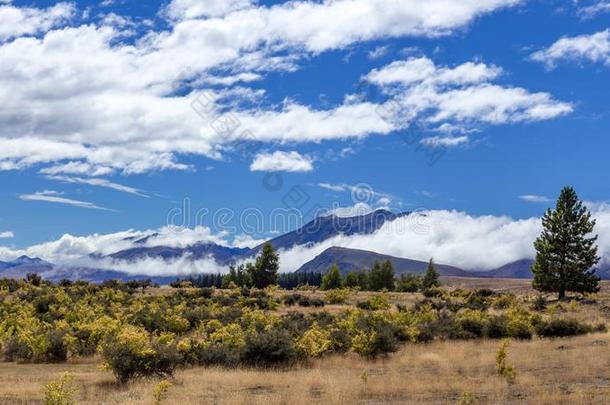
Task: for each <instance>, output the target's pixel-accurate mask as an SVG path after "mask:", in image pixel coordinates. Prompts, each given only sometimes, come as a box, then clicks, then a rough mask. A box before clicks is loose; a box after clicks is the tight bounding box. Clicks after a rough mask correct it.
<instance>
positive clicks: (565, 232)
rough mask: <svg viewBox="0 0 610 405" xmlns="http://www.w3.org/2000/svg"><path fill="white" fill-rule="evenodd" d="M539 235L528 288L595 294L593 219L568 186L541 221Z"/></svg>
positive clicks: (564, 293)
mask: <svg viewBox="0 0 610 405" xmlns="http://www.w3.org/2000/svg"><path fill="white" fill-rule="evenodd" d="M542 227H543V231H542V234H541V235H540V236H539V237H538V239H536V242H534V247H535V248H536V252H537V254H536V261H535V263H534V265H533V267H532V272H533V273H534V281H533V282H532V286H533V287H534V288H535V289H536V290H538V291H543V292H556V293H558V294H559V298H560V299H562V298H564V297H565V295H566V292H567V291H573V292H578V293H587V292H597V291H599V277H597V276H596V275H595V270H594V269H593V267H594V266H595V265H596V264H597V263H598V262H599V260H600V258H599V257H598V256H597V245H596V244H595V242H596V241H597V236H591V235H592V232H593V228H594V227H595V220H592V219H591V213H590V212H589V211H588V210H587V208H586V207H585V206H584V205H583V203H582V201H580V200H579V199H578V196H577V195H576V191H574V189H573V188H572V187H565V188H564V189H563V190H562V191H561V194H560V195H559V199H558V200H557V205H556V207H555V209H554V210H551V209H549V210H548V211H547V212H546V214H544V217H543V218H542Z"/></svg>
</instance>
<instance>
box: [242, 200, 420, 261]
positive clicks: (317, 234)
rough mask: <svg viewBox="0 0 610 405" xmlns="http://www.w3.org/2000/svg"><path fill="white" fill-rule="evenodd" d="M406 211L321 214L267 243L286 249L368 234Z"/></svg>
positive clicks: (258, 248) (257, 248)
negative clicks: (344, 214) (340, 236)
mask: <svg viewBox="0 0 610 405" xmlns="http://www.w3.org/2000/svg"><path fill="white" fill-rule="evenodd" d="M409 214H410V213H408V212H403V213H399V214H395V213H393V212H391V211H388V210H383V209H380V210H376V211H373V212H371V213H369V214H365V215H359V216H354V217H339V216H336V215H327V216H321V217H318V218H316V219H314V220H313V221H311V222H309V223H307V224H306V225H304V226H302V227H301V228H299V229H297V230H295V231H292V232H288V233H285V234H283V235H281V236H278V237H277V238H274V239H271V240H270V241H269V243H271V244H272V245H273V247H274V248H275V249H276V250H282V249H283V250H287V249H290V248H293V247H295V246H298V245H309V246H311V245H315V244H317V243H320V242H323V241H325V240H327V239H330V238H332V237H334V236H338V235H341V234H343V235H348V236H349V235H368V234H372V233H374V232H375V231H377V230H378V229H379V228H381V227H382V226H383V224H385V223H386V222H391V221H394V220H395V219H397V218H400V217H403V216H406V215H409ZM263 245H264V243H263V244H260V245H258V246H256V247H255V248H254V249H252V251H251V252H250V253H249V255H250V254H252V255H254V254H257V253H258V252H259V251H260V250H261V249H262V247H263Z"/></svg>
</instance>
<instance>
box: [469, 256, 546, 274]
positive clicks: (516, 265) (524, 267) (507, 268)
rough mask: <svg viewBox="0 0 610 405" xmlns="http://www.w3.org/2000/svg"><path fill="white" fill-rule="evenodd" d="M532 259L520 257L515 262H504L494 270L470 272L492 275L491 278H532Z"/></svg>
mask: <svg viewBox="0 0 610 405" xmlns="http://www.w3.org/2000/svg"><path fill="white" fill-rule="evenodd" d="M533 264H534V261H533V260H532V259H522V260H517V261H516V262H512V263H508V264H505V265H504V266H501V267H498V268H497V269H494V270H489V271H481V272H472V274H474V275H475V277H492V278H533V277H534V275H533V274H532V265H533Z"/></svg>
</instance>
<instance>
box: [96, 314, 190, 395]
mask: <svg viewBox="0 0 610 405" xmlns="http://www.w3.org/2000/svg"><path fill="white" fill-rule="evenodd" d="M102 356H103V358H104V361H105V362H106V365H107V367H108V368H110V369H111V370H112V372H113V373H114V375H115V376H116V378H117V381H118V382H119V383H120V384H124V383H126V382H128V381H129V380H131V379H133V378H137V377H147V376H159V377H168V376H172V375H173V373H174V370H175V369H176V367H177V366H178V365H179V364H180V363H181V361H182V358H181V356H180V355H179V353H178V351H177V349H176V348H175V347H174V346H173V345H170V344H165V343H162V342H160V341H159V340H151V338H150V337H149V336H148V334H147V333H146V331H145V330H143V329H140V328H136V327H133V326H126V327H124V328H123V329H121V330H120V331H119V333H118V334H117V335H109V336H108V337H107V338H106V340H105V342H104V343H103V348H102Z"/></svg>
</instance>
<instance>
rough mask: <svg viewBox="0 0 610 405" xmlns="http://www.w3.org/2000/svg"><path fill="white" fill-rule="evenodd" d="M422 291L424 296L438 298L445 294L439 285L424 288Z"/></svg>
mask: <svg viewBox="0 0 610 405" xmlns="http://www.w3.org/2000/svg"><path fill="white" fill-rule="evenodd" d="M422 293H423V294H424V297H426V298H440V297H442V296H443V295H445V291H444V290H443V289H442V288H439V287H431V288H426V289H425V290H424V291H422Z"/></svg>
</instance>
